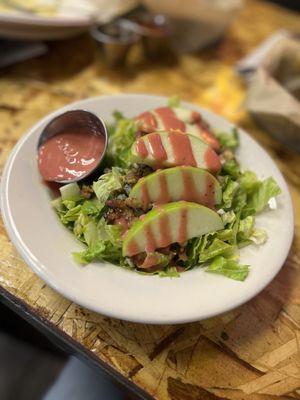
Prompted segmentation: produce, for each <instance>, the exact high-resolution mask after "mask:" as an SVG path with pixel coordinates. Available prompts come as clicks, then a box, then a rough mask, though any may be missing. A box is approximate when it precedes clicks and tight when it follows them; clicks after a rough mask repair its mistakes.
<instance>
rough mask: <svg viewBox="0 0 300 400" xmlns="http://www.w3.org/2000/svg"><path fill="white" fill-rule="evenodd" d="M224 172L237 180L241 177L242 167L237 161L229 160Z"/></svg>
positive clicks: (223, 168)
mask: <svg viewBox="0 0 300 400" xmlns="http://www.w3.org/2000/svg"><path fill="white" fill-rule="evenodd" d="M222 172H223V173H225V174H227V175H230V176H231V177H232V178H234V179H237V178H238V177H239V176H240V166H239V164H238V162H237V161H236V160H235V159H232V160H228V161H226V162H225V163H224V164H223V166H222Z"/></svg>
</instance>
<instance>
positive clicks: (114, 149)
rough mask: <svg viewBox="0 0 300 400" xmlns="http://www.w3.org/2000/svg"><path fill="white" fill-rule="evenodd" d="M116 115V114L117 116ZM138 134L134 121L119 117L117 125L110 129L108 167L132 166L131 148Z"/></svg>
mask: <svg viewBox="0 0 300 400" xmlns="http://www.w3.org/2000/svg"><path fill="white" fill-rule="evenodd" d="M115 115H116V114H115ZM136 132H137V128H136V123H135V121H134V120H132V119H124V118H122V116H121V115H119V114H118V115H117V119H116V125H115V126H114V127H113V128H111V129H109V141H108V147H107V152H106V157H105V162H106V164H107V165H108V166H117V167H123V168H124V167H128V166H129V165H130V164H131V152H130V149H131V146H132V144H133V142H134V141H135V134H136Z"/></svg>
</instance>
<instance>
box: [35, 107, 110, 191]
mask: <svg viewBox="0 0 300 400" xmlns="http://www.w3.org/2000/svg"><path fill="white" fill-rule="evenodd" d="M80 128H81V129H82V128H86V129H87V130H88V131H89V132H90V133H93V134H94V135H102V136H103V137H104V139H105V143H104V150H103V152H102V153H101V154H99V160H98V162H97V165H96V166H95V167H94V168H93V169H91V170H90V171H88V172H87V173H86V174H85V175H83V176H81V177H76V176H75V177H74V179H68V180H53V181H54V182H58V183H71V182H78V181H80V180H82V179H84V178H86V177H87V176H90V175H92V174H93V173H95V172H96V170H97V169H98V168H99V166H100V164H101V162H102V160H103V157H104V155H105V152H106V148H107V141H108V135H107V129H106V126H105V123H104V122H103V120H102V119H101V118H99V117H97V116H96V115H95V114H93V113H91V112H89V111H85V110H71V111H66V112H64V113H63V114H61V115H58V116H57V117H55V118H53V119H52V120H51V121H50V122H49V123H48V124H47V125H46V126H45V128H44V129H43V131H42V133H41V135H40V137H39V141H38V146H37V147H38V149H39V148H40V147H41V146H42V145H43V144H44V143H45V142H47V141H48V140H49V139H50V138H51V137H53V136H55V135H57V134H59V133H63V132H67V131H70V130H72V129H73V130H76V129H80ZM87 140H88V138H87Z"/></svg>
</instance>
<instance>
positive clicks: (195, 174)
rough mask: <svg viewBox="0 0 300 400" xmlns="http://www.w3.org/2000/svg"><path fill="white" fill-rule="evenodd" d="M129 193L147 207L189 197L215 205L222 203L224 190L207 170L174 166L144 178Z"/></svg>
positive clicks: (211, 206) (191, 199) (207, 204)
mask: <svg viewBox="0 0 300 400" xmlns="http://www.w3.org/2000/svg"><path fill="white" fill-rule="evenodd" d="M129 196H130V197H132V198H135V199H137V200H139V201H140V202H141V203H143V204H144V205H145V206H147V205H148V204H149V203H155V204H165V203H170V202H173V201H179V200H185V201H191V202H194V203H199V204H203V205H204V206H207V207H210V208H214V206H215V205H216V204H220V203H221V200H222V190H221V186H220V184H219V182H218V181H217V179H216V178H215V177H214V176H213V175H211V174H210V173H209V172H208V171H206V170H204V169H200V168H195V167H174V168H168V169H163V170H160V171H156V172H153V173H152V174H150V175H147V176H145V177H144V178H142V179H140V180H139V181H138V182H137V184H136V185H135V186H134V187H133V188H132V190H131V192H130V194H129Z"/></svg>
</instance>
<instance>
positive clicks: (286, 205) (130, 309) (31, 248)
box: [1, 94, 294, 324]
mask: <svg viewBox="0 0 300 400" xmlns="http://www.w3.org/2000/svg"><path fill="white" fill-rule="evenodd" d="M165 104H166V98H164V97H160V96H150V95H140V94H139V95H138V94H125V95H116V96H103V97H98V98H93V99H88V100H83V101H79V102H77V103H73V104H71V105H69V106H67V107H64V108H63V109H60V110H59V111H57V112H55V113H53V114H51V115H49V116H48V117H46V118H44V119H43V120H42V121H40V122H38V123H37V124H36V125H35V126H34V127H33V128H32V129H31V130H30V131H29V132H28V133H27V134H26V135H25V136H24V137H23V138H22V139H21V140H20V141H19V143H18V144H17V145H16V147H15V148H14V150H13V152H12V153H11V155H10V157H9V160H8V161H7V164H6V167H5V170H4V174H3V178H2V185H1V202H2V204H1V205H2V214H3V218H4V223H5V226H6V229H7V231H8V234H9V237H10V239H11V240H12V242H13V243H14V245H15V246H16V248H17V250H18V251H19V253H20V254H21V256H22V257H23V258H24V260H25V261H26V263H27V264H28V265H29V266H30V267H31V268H32V270H33V271H34V272H36V273H37V274H38V275H39V276H40V277H41V278H42V279H43V280H44V281H45V282H46V283H47V284H48V285H50V286H51V287H52V288H54V289H55V290H57V291H58V292H59V293H61V294H62V295H63V296H65V297H67V298H69V299H70V300H72V301H74V302H75V303H78V304H81V305H82V306H84V307H87V308H89V309H91V310H94V311H97V312H99V313H101V314H105V315H108V316H111V317H116V318H120V319H124V320H130V321H136V322H143V323H158V324H166V323H182V322H189V321H195V320H201V319H204V318H208V317H212V316H214V315H217V314H220V313H223V312H225V311H228V310H230V309H232V308H234V307H237V306H239V305H240V304H242V303H244V302H246V301H247V300H249V299H251V298H252V297H253V296H255V295H256V294H257V293H259V292H260V291H261V290H262V289H263V288H264V287H265V286H266V285H267V284H268V283H269V282H270V281H271V280H272V279H273V278H274V276H275V275H276V274H277V272H278V271H279V270H280V268H281V266H282V264H283V263H284V260H285V258H286V256H287V254H288V251H289V248H290V246H291V242H292V238H293V227H294V223H293V210H292V204H291V199H290V195H289V192H288V188H287V185H286V183H285V181H284V179H283V177H282V175H281V173H280V172H279V170H278V168H277V167H276V165H275V164H274V162H273V161H272V159H271V158H270V157H269V156H268V154H267V153H266V152H265V151H264V150H263V149H262V148H261V147H260V146H259V145H258V144H257V143H256V142H255V141H254V140H253V139H252V138H251V137H250V136H248V135H247V134H246V133H245V132H244V131H242V130H240V139H241V146H240V150H239V152H238V158H239V159H240V160H241V162H242V166H243V168H244V169H246V168H250V169H252V170H253V171H255V172H256V173H257V174H258V176H259V177H260V178H265V177H268V176H273V177H274V178H275V179H276V181H277V182H278V184H279V186H280V187H281V189H282V194H281V195H280V196H279V198H278V208H277V209H276V210H274V211H266V212H264V213H263V214H262V215H261V216H259V217H258V218H257V225H258V226H262V227H264V228H265V229H266V230H267V232H268V235H269V240H268V242H267V243H266V244H265V245H262V246H260V247H256V246H254V245H253V246H249V247H247V248H245V249H243V250H241V262H242V263H245V264H250V265H251V271H250V274H249V277H248V278H247V279H246V281H245V282H237V281H233V280H230V279H228V278H225V277H223V276H218V275H213V274H208V273H206V272H205V271H204V270H203V269H201V268H195V269H193V270H191V271H188V272H185V273H183V274H182V275H181V277H180V278H172V279H171V278H159V277H157V276H144V275H139V274H137V273H135V272H132V271H129V270H126V269H123V268H120V267H117V266H114V265H112V264H108V263H100V262H99V263H94V264H90V265H88V266H86V267H81V266H79V265H78V264H76V263H75V262H74V261H73V260H72V256H71V252H72V251H76V250H80V249H81V248H82V244H81V243H79V242H78V241H77V240H76V239H75V238H74V236H73V235H72V234H71V233H70V232H69V231H68V230H67V229H66V228H65V227H64V226H62V224H61V223H60V221H59V220H58V218H57V217H56V215H55V213H54V211H53V210H52V209H51V206H50V192H49V191H48V189H47V187H46V186H44V185H43V184H42V182H41V178H40V176H39V173H38V170H37V163H36V147H37V142H38V138H39V135H40V133H41V131H42V129H43V127H44V126H45V124H46V123H47V121H49V120H50V119H52V118H53V117H55V116H56V115H57V114H60V113H61V112H63V111H66V110H70V109H78V108H83V109H85V110H89V111H92V112H95V113H98V114H100V115H101V116H102V117H103V118H104V119H105V120H107V121H109V120H110V119H111V113H112V112H113V111H114V110H120V111H121V112H123V113H124V114H125V115H126V116H128V117H133V116H135V115H137V114H138V113H140V112H142V111H144V110H147V109H151V108H154V107H157V106H161V105H165ZM184 105H185V106H187V107H189V108H194V109H197V110H199V111H200V112H201V113H202V114H203V116H204V117H205V118H206V119H207V120H208V122H209V123H211V124H212V126H213V127H216V128H219V129H222V130H225V131H226V130H227V131H228V130H230V129H231V127H232V124H230V123H229V122H227V121H225V120H224V119H223V118H221V117H218V116H216V115H215V114H213V113H211V112H209V111H207V110H204V109H201V108H199V107H196V106H193V105H191V104H185V103H184Z"/></svg>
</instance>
